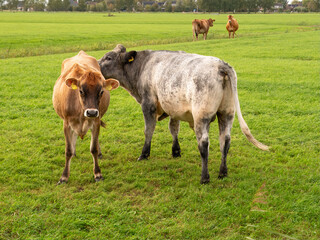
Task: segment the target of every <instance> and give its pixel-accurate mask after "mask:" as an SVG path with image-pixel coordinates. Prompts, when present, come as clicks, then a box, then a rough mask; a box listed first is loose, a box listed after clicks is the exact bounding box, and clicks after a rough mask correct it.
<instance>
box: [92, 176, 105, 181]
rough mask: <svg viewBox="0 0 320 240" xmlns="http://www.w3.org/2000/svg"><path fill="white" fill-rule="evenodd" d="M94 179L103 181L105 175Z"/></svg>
mask: <svg viewBox="0 0 320 240" xmlns="http://www.w3.org/2000/svg"><path fill="white" fill-rule="evenodd" d="M94 180H95V181H96V182H100V181H103V177H102V176H99V177H96V178H94Z"/></svg>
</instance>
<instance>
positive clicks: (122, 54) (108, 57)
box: [98, 44, 137, 82]
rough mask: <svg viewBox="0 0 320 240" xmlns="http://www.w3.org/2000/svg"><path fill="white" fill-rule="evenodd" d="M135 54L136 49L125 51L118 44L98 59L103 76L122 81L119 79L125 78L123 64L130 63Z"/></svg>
mask: <svg viewBox="0 0 320 240" xmlns="http://www.w3.org/2000/svg"><path fill="white" fill-rule="evenodd" d="M136 55H137V52H136V51H131V52H126V48H125V47H124V46H123V45H121V44H118V45H117V46H116V47H115V48H114V49H113V50H112V51H111V52H108V53H106V54H105V55H104V56H103V57H102V58H101V59H100V60H99V61H98V62H99V65H100V68H101V72H102V74H103V76H104V77H105V78H115V79H118V80H119V81H120V82H122V81H121V80H122V79H124V78H125V70H124V67H125V65H127V64H132V63H133V61H134V60H135V57H136Z"/></svg>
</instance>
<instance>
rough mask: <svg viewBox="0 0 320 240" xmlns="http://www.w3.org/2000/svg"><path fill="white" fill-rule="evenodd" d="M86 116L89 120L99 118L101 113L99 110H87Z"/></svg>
mask: <svg viewBox="0 0 320 240" xmlns="http://www.w3.org/2000/svg"><path fill="white" fill-rule="evenodd" d="M84 116H85V117H89V118H95V117H99V111H98V110H97V109H87V110H85V111H84Z"/></svg>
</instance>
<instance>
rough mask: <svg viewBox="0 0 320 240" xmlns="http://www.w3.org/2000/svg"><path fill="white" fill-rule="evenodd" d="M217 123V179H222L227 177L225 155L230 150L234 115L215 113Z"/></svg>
mask: <svg viewBox="0 0 320 240" xmlns="http://www.w3.org/2000/svg"><path fill="white" fill-rule="evenodd" d="M217 116H218V122H219V141H220V151H221V165H220V172H219V178H224V177H226V176H227V175H228V168H227V154H228V151H229V148H230V141H231V137H230V132H231V128H232V124H233V119H234V114H232V113H229V114H228V113H217Z"/></svg>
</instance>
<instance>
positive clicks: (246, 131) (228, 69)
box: [221, 63, 269, 151]
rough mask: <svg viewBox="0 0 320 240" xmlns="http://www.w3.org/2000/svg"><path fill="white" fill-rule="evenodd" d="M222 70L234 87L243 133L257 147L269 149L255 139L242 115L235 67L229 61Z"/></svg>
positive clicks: (234, 97) (233, 91)
mask: <svg viewBox="0 0 320 240" xmlns="http://www.w3.org/2000/svg"><path fill="white" fill-rule="evenodd" d="M221 71H223V73H225V74H227V75H228V77H229V79H230V82H231V89H232V93H233V99H234V105H235V108H236V111H237V115H238V120H239V124H240V127H241V130H242V132H243V134H244V135H245V136H246V137H247V139H248V140H249V141H250V142H251V143H252V144H253V145H255V146H256V147H258V148H260V149H261V150H264V151H268V150H269V147H268V146H266V145H264V144H263V143H261V142H259V141H258V140H257V139H255V138H254V137H253V135H252V134H251V132H250V129H249V127H248V125H247V123H246V122H245V121H244V119H243V117H242V113H241V109H240V103H239V98H238V90H237V74H236V72H235V71H234V69H233V68H232V67H230V66H229V65H228V64H227V63H225V64H224V65H223V66H222V68H221Z"/></svg>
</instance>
